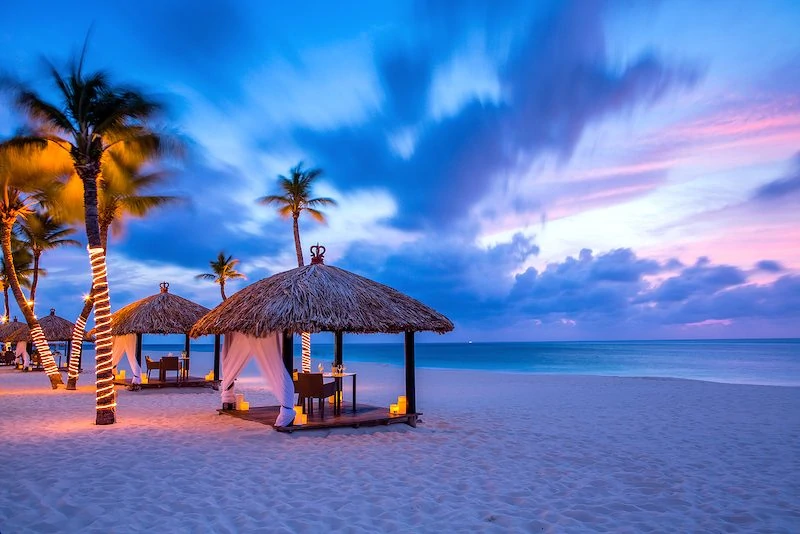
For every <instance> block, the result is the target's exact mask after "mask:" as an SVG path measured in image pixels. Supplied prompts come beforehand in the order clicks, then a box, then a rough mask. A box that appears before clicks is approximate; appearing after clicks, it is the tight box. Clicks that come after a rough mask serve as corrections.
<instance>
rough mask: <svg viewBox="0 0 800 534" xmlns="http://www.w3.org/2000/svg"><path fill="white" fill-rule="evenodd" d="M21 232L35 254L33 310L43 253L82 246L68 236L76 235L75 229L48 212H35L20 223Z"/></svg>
mask: <svg viewBox="0 0 800 534" xmlns="http://www.w3.org/2000/svg"><path fill="white" fill-rule="evenodd" d="M19 228H20V231H21V233H22V236H23V241H24V243H25V244H26V245H27V246H28V247H30V249H31V252H32V253H33V280H32V282H31V299H30V300H31V302H32V304H31V310H33V309H34V308H35V306H36V287H37V286H38V284H39V261H40V260H41V257H42V253H43V252H45V251H47V250H53V249H56V248H58V247H64V246H78V247H79V246H80V245H81V244H80V243H79V242H78V241H75V240H74V239H68V238H67V236H69V235H72V234H74V233H75V229H74V228H70V227H69V226H66V225H64V224H63V223H61V222H60V221H58V220H56V219H55V218H53V216H52V214H50V213H49V212H48V211H46V210H44V211H35V212H33V213H31V214H30V215H28V217H26V218H25V219H23V220H22V221H21V222H20V225H19Z"/></svg>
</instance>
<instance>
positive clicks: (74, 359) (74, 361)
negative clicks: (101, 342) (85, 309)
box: [68, 315, 86, 380]
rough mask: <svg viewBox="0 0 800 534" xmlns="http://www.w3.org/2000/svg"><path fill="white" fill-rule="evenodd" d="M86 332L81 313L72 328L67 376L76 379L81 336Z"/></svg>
mask: <svg viewBox="0 0 800 534" xmlns="http://www.w3.org/2000/svg"><path fill="white" fill-rule="evenodd" d="M85 332H86V318H85V317H83V316H82V315H81V316H80V317H78V320H77V321H75V328H73V329H72V344H71V345H72V346H71V347H70V353H69V374H68V376H69V378H70V379H74V380H77V379H78V374H79V371H80V357H81V349H82V348H83V336H84V333H85Z"/></svg>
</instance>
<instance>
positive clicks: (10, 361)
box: [2, 350, 17, 365]
mask: <svg viewBox="0 0 800 534" xmlns="http://www.w3.org/2000/svg"><path fill="white" fill-rule="evenodd" d="M16 360H17V356H16V355H15V354H14V353H13V352H12V351H10V350H7V351H5V352H4V353H3V356H2V363H3V365H14V363H16Z"/></svg>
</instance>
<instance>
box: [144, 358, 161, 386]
mask: <svg viewBox="0 0 800 534" xmlns="http://www.w3.org/2000/svg"><path fill="white" fill-rule="evenodd" d="M144 363H146V364H147V380H148V381H149V380H150V371H158V378H159V380H160V379H161V361H157V362H154V361H153V360H151V359H150V356H145V357H144Z"/></svg>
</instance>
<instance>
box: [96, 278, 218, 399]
mask: <svg viewBox="0 0 800 534" xmlns="http://www.w3.org/2000/svg"><path fill="white" fill-rule="evenodd" d="M159 286H160V288H161V291H159V292H158V293H157V294H155V295H152V296H149V297H146V298H143V299H141V300H138V301H136V302H133V303H131V304H128V305H127V306H125V307H124V308H121V309H120V310H118V311H117V312H115V313H113V314H112V315H111V335H112V336H113V348H112V352H113V365H114V366H116V365H117V364H118V363H119V361H120V360H121V359H122V356H127V358H128V363H129V364H130V366H131V374H132V375H133V376H132V377H129V378H128V377H126V378H117V379H115V380H114V383H115V384H120V385H129V386H133V388H134V389H138V388H140V387H163V386H204V385H213V384H215V383H216V381H217V380H218V377H219V363H218V362H219V339H218V338H217V339H216V340H215V343H214V349H215V350H214V360H215V364H214V375H213V380H206V378H197V377H191V376H189V375H188V367H187V368H186V376H185V378H184V379H183V380H176V381H175V382H171V381H166V380H154V381H149V380H148V381H146V383H145V384H142V335H143V334H163V335H166V334H183V335H184V336H186V338H185V344H184V352H185V353H186V354H185V356H186V358H188V357H189V353H190V344H189V331H190V330H191V328H192V326H193V325H194V324H195V323H196V322H197V320H198V319H199V318H200V317H202V316H203V315H205V314H206V313H208V312H209V309H208V308H206V307H205V306H201V305H200V304H197V303H195V302H192V301H191V300H187V299H185V298H183V297H179V296H178V295H173V294H172V293H170V292H169V284H168V283H167V282H161V284H159ZM186 361H187V363H188V360H186Z"/></svg>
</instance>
